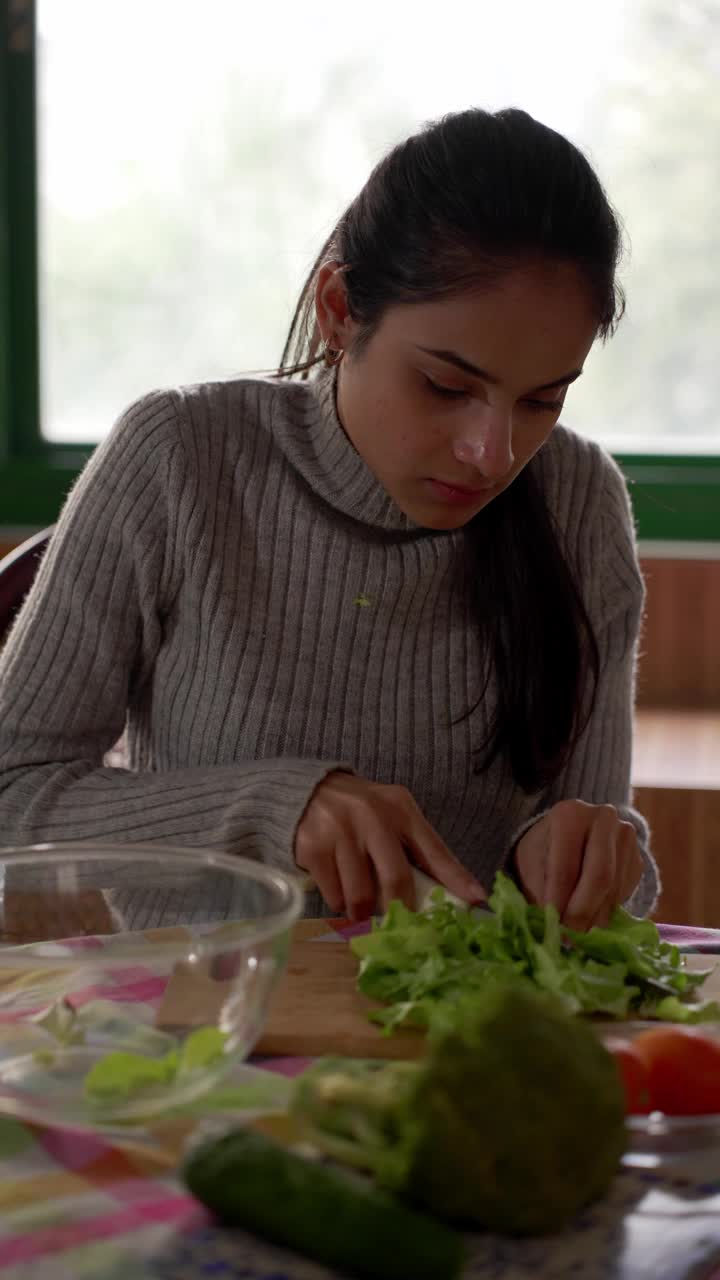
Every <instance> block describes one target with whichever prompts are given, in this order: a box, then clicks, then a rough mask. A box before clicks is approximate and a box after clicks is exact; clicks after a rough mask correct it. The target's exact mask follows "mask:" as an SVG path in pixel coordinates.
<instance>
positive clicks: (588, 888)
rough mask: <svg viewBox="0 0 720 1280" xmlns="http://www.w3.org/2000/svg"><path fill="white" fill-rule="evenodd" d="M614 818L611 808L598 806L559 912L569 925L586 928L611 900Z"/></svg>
mask: <svg viewBox="0 0 720 1280" xmlns="http://www.w3.org/2000/svg"><path fill="white" fill-rule="evenodd" d="M618 825H619V824H618V819H617V814H616V812H615V810H614V809H611V808H609V807H608V808H604V807H603V808H599V809H597V810H596V816H595V820H594V822H593V824H592V826H591V828H590V832H589V834H588V839H587V843H586V845H585V852H584V854H583V859H582V867H581V870H580V876H579V878H578V882H577V886H576V888H575V891H574V892H573V895H572V897H571V898H570V901H569V902H568V904H567V907H566V909H565V911H564V913H563V916H562V919H563V923H564V924H566V925H567V926H568V927H569V928H570V929H577V930H586V929H588V928H589V927H590V923H591V921H593V920H594V919H595V917H596V916H598V915H600V913H601V912H603V911H604V910H605V908H606V907H607V906H608V905H609V904H610V903H611V902H612V900H613V898H614V895H615V890H616V884H617V850H616V843H617V835H618Z"/></svg>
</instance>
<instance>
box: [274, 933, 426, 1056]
mask: <svg viewBox="0 0 720 1280" xmlns="http://www.w3.org/2000/svg"><path fill="white" fill-rule="evenodd" d="M359 963H360V962H359V960H358V959H357V958H356V957H355V956H354V955H353V953H352V951H351V950H350V947H349V946H348V944H347V942H341V941H338V942H319V941H315V942H313V941H310V940H309V939H307V938H303V937H302V936H300V937H296V938H295V939H294V941H293V944H292V947H291V950H290V956H289V959H288V966H287V970H286V972H285V974H284V975H283V977H282V978H281V980H280V983H279V984H278V988H277V990H276V992H275V995H274V997H273V1001H272V1004H271V1006H270V1012H269V1015H268V1019H267V1022H266V1023H265V1030H264V1032H263V1034H262V1036H261V1037H260V1039H259V1041H258V1043H257V1044H256V1046H255V1049H254V1050H253V1052H254V1053H257V1054H282V1055H285V1054H287V1055H290V1056H293V1057H294V1056H299V1057H304V1056H308V1057H315V1056H316V1055H319V1054H325V1053H331V1054H342V1055H344V1056H346V1057H353V1058H418V1057H420V1055H421V1053H422V1050H423V1044H424V1036H423V1035H422V1034H421V1033H420V1032H418V1031H397V1032H395V1034H394V1035H392V1036H385V1035H383V1033H382V1031H381V1029H380V1028H379V1027H376V1026H374V1024H373V1023H372V1022H369V1021H368V1016H367V1015H368V1013H369V1012H370V1010H371V1009H374V1008H377V1007H378V1006H377V1004H376V1003H375V1001H373V1000H368V999H367V998H366V997H365V996H362V995H360V994H359V992H357V991H356V990H355V982H356V979H357V971H358V965H359Z"/></svg>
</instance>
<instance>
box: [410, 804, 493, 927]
mask: <svg viewBox="0 0 720 1280" xmlns="http://www.w3.org/2000/svg"><path fill="white" fill-rule="evenodd" d="M405 843H406V844H407V847H408V848H409V850H410V851H411V853H412V856H413V859H414V861H415V862H416V863H417V865H418V866H419V867H420V868H421V870H423V871H426V872H427V874H428V875H429V876H432V877H433V879H434V880H437V881H439V883H440V884H442V885H444V886H445V888H446V889H449V890H450V892H451V893H455V894H457V896H458V898H462V899H463V901H464V902H470V903H473V904H478V903H481V902H487V893H486V892H485V890H484V889H483V887H482V885H481V884H480V881H479V880H476V879H475V876H474V875H471V873H470V872H469V871H468V870H467V868H466V867H464V866H463V864H462V862H460V861H459V860H458V859H457V858H456V857H455V855H454V854H452V853H451V852H450V850H449V849H448V847H447V845H446V844H445V842H444V841H443V840H441V839H440V836H439V835H438V834H437V831H435V830H434V829H433V827H431V826H430V823H429V822H427V821H426V819H425V818H424V817H423V815H422V813H421V812H420V810H419V809H418V810H417V811H416V812H415V813H414V814H411V815H410V821H409V823H408V827H407V831H406V834H405Z"/></svg>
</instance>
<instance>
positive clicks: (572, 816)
mask: <svg viewBox="0 0 720 1280" xmlns="http://www.w3.org/2000/svg"><path fill="white" fill-rule="evenodd" d="M513 868H514V873H515V876H516V879H517V880H518V883H519V885H520V888H521V889H522V891H523V893H524V894H525V897H526V898H527V899H528V900H529V901H530V902H536V903H538V904H539V905H540V906H546V905H547V903H549V902H554V904H555V906H556V907H557V909H558V911H559V913H560V919H561V920H562V922H563V924H566V925H567V926H568V928H570V929H578V930H580V929H590V928H591V927H592V926H593V925H594V924H597V925H605V924H607V923H608V921H609V919H610V916H611V915H612V913H613V910H614V908H615V907H616V906H618V905H619V904H622V903H623V902H625V901H626V900H627V899H628V898H629V897H630V894H631V893H632V892H633V889H635V888H636V887H637V885H638V883H639V881H640V877H641V876H642V872H643V860H642V857H641V854H640V848H639V845H638V838H637V832H636V830H635V828H634V826H633V825H632V823H630V822H624V821H623V820H622V819H621V818H620V816H619V814H618V811H617V809H615V808H614V807H613V806H612V805H611V804H586V803H585V801H584V800H561V801H559V803H558V804H556V805H553V808H552V809H551V810H550V812H549V813H546V814H545V816H544V817H542V818H539V819H538V821H537V822H536V823H534V824H533V826H532V827H530V830H529V831H526V832H525V835H524V836H523V837H522V838H521V839H520V840H519V841H518V843H517V845H516V847H515V854H514V858H513Z"/></svg>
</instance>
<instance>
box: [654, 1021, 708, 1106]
mask: <svg viewBox="0 0 720 1280" xmlns="http://www.w3.org/2000/svg"><path fill="white" fill-rule="evenodd" d="M633 1049H634V1050H635V1052H636V1053H637V1054H638V1055H639V1056H640V1057H641V1058H642V1060H643V1062H644V1063H645V1065H646V1067H647V1070H648V1076H649V1081H650V1097H651V1101H652V1107H653V1110H656V1111H664V1112H665V1113H666V1114H667V1115H670V1116H695V1115H712V1114H714V1113H716V1112H720V1041H718V1040H712V1039H711V1038H710V1037H709V1036H704V1035H702V1033H701V1032H698V1031H695V1030H694V1029H692V1030H691V1029H690V1028H688V1027H657V1028H655V1029H653V1030H652V1031H643V1032H642V1034H641V1035H639V1036H637V1038H636V1039H635V1040H634V1041H633Z"/></svg>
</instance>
